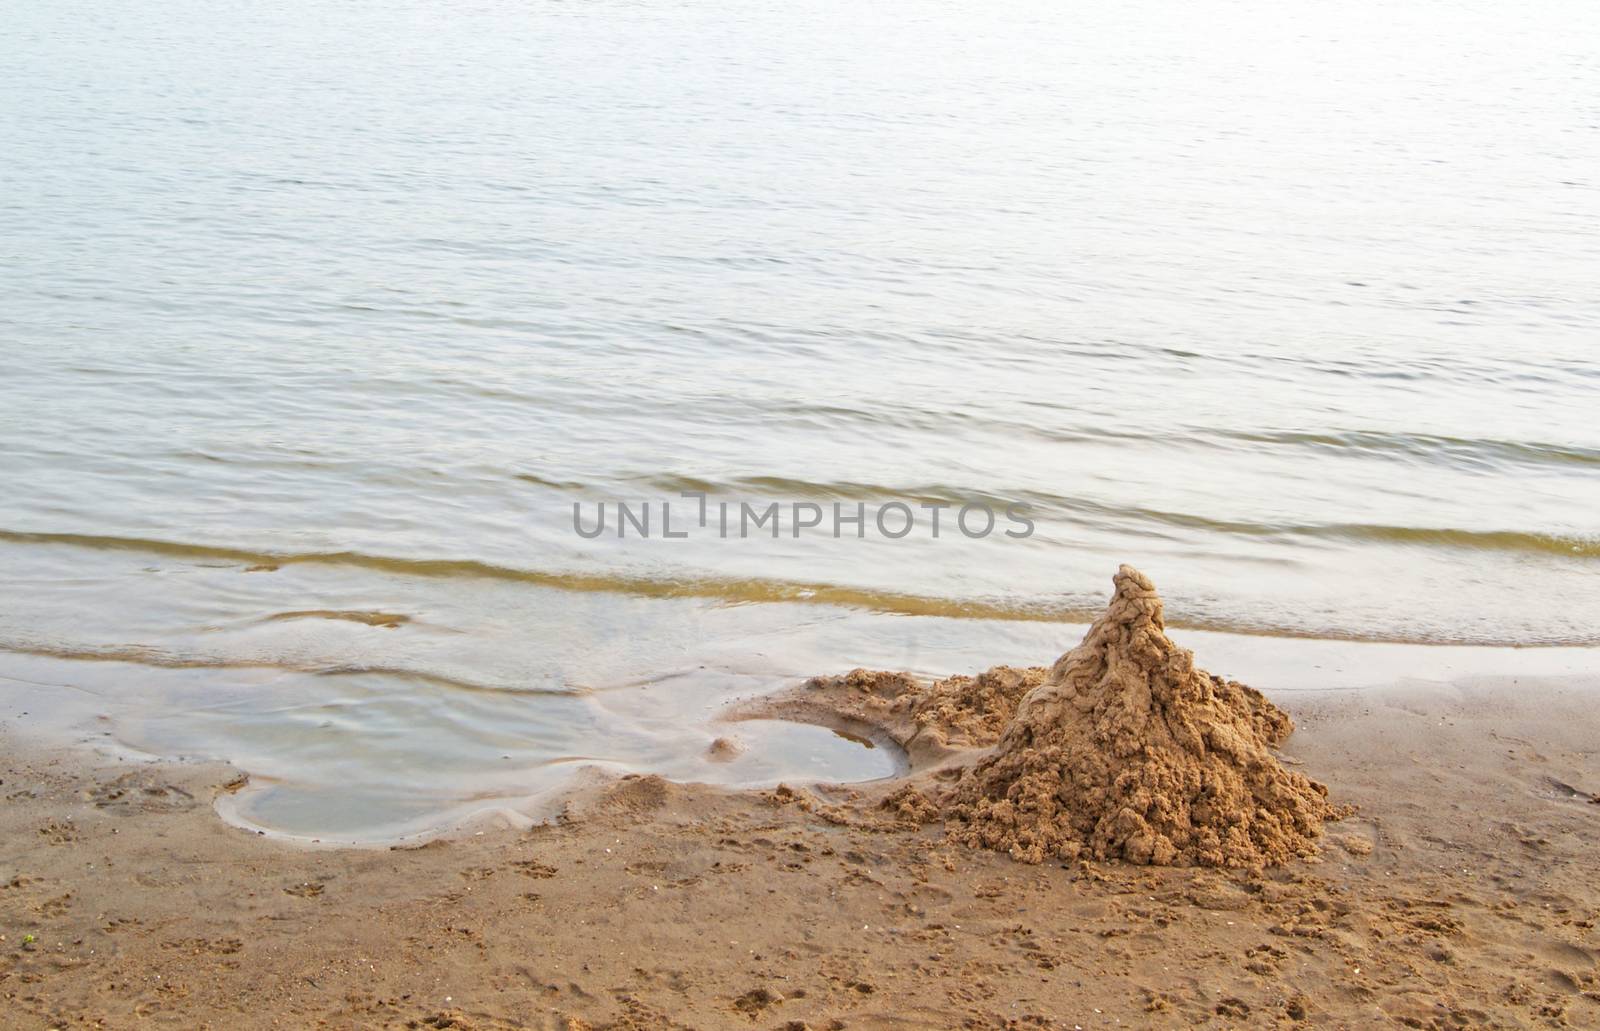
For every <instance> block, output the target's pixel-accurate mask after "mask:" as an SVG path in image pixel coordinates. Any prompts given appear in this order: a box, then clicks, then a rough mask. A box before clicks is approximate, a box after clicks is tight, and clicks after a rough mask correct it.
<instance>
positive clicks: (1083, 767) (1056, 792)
mask: <svg viewBox="0 0 1600 1031" xmlns="http://www.w3.org/2000/svg"><path fill="white" fill-rule="evenodd" d="M1114 583H1115V584H1116V593H1115V594H1114V595H1113V597H1112V599H1111V603H1110V605H1109V606H1108V607H1107V609H1106V611H1105V613H1104V614H1103V615H1102V616H1101V617H1100V618H1099V619H1097V620H1095V622H1094V624H1093V625H1092V626H1091V627H1090V628H1089V632H1088V634H1087V635H1086V636H1085V637H1084V639H1083V642H1082V643H1081V644H1079V645H1078V646H1077V647H1076V648H1074V649H1073V650H1072V651H1070V652H1068V653H1067V654H1065V655H1063V656H1062V657H1061V658H1060V659H1059V660H1058V661H1057V662H1056V664H1055V666H1054V667H1053V668H1052V669H1051V670H1050V673H1049V676H1048V677H1047V678H1046V679H1045V682H1044V683H1042V684H1040V685H1039V686H1037V687H1034V688H1033V689H1032V690H1030V691H1028V693H1027V694H1026V695H1024V696H1023V697H1022V699H1021V701H1020V702H1019V703H1018V705H1017V709H1016V714H1015V715H1014V716H1013V717H1012V719H1011V721H1010V722H1009V723H1008V724H1007V725H1006V727H1005V729H1004V731H1003V732H1002V733H1001V736H1000V740H999V743H998V744H997V745H995V747H994V749H993V751H992V752H990V753H989V754H988V755H986V756H985V757H984V758H983V759H981V760H980V761H979V762H978V763H977V764H976V765H975V766H974V767H973V768H972V769H971V770H970V771H968V772H967V773H965V775H964V776H962V778H961V779H960V780H959V781H958V782H957V783H956V784H955V785H954V787H953V788H952V789H951V790H950V791H949V792H948V793H947V794H946V795H945V796H944V797H943V798H941V799H939V800H938V809H939V811H940V815H942V816H943V818H944V820H945V822H946V827H947V830H948V833H949V834H950V836H951V837H952V838H954V839H955V840H957V841H960V842H963V843H965V844H968V845H971V846H974V847H981V848H989V849H997V850H1000V851H1005V852H1008V853H1010V854H1011V855H1012V856H1013V857H1015V858H1016V859H1019V860H1021V861H1023V862H1029V863H1040V862H1043V861H1045V860H1047V859H1068V860H1070V859H1076V858H1079V857H1083V858H1096V859H1120V860H1125V861H1127V862H1131V863H1138V864H1153V865H1186V866H1187V865H1193V866H1231V867H1259V866H1264V865H1270V864H1274V863H1281V862H1284V861H1286V860H1289V859H1292V858H1294V857H1297V856H1305V855H1309V854H1311V853H1313V852H1315V850H1316V845H1315V842H1316V839H1317V837H1318V836H1319V834H1320V833H1321V826H1322V823H1323V821H1324V820H1327V819H1330V818H1334V817H1335V816H1337V815H1338V814H1337V812H1336V811H1335V809H1334V807H1333V806H1331V805H1330V804H1329V803H1328V799H1327V794H1328V793H1327V789H1326V788H1325V787H1323V786H1322V785H1321V784H1318V783H1316V782H1315V781H1312V780H1309V779H1308V778H1306V777H1305V776H1303V775H1301V774H1299V773H1296V772H1294V771H1292V770H1289V769H1287V768H1285V767H1284V766H1283V764H1282V763H1280V762H1279V761H1278V760H1277V758H1276V757H1275V756H1274V755H1273V754H1272V753H1271V751H1269V749H1270V748H1272V747H1274V746H1276V745H1278V744H1280V743H1281V742H1282V741H1283V740H1284V739H1285V738H1286V737H1288V735H1289V733H1290V732H1291V731H1292V730H1293V724H1292V722H1291V721H1290V719H1289V717H1288V715H1287V714H1285V713H1284V712H1282V711H1281V710H1279V709H1278V708H1277V707H1276V706H1274V705H1273V704H1272V703H1271V702H1269V701H1267V700H1266V698H1265V697H1263V696H1262V695H1261V693H1260V692H1258V691H1255V690H1253V689H1251V688H1249V687H1246V686H1244V685H1243V684H1239V683H1236V682H1234V681H1231V680H1226V679H1223V678H1220V677H1215V676H1212V675H1211V674H1209V673H1207V672H1205V671H1204V670H1202V669H1198V668H1196V666H1195V664H1194V656H1193V654H1192V653H1190V652H1189V651H1188V650H1187V649H1184V648H1180V647H1178V646H1177V645H1175V644H1173V643H1172V641H1171V640H1170V639H1169V638H1168V637H1167V635H1166V629H1165V625H1164V623H1163V620H1162V606H1161V599H1160V597H1159V596H1158V595H1157V594H1156V590H1155V586H1154V585H1153V584H1152V583H1151V582H1150V580H1149V578H1147V577H1146V576H1145V575H1144V574H1143V573H1140V572H1139V571H1138V570H1136V569H1134V568H1133V567H1132V566H1126V565H1125V566H1123V567H1121V569H1120V570H1119V571H1118V572H1117V574H1116V576H1115V578H1114Z"/></svg>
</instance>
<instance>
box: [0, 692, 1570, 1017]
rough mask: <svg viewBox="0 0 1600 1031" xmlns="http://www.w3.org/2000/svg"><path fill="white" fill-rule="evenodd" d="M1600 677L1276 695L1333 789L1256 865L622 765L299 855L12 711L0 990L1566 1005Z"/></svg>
mask: <svg viewBox="0 0 1600 1031" xmlns="http://www.w3.org/2000/svg"><path fill="white" fill-rule="evenodd" d="M1597 688H1600V681H1597V680H1596V679H1594V678H1591V677H1585V678H1578V679H1563V680H1558V681H1553V680H1535V679H1529V678H1525V677H1519V678H1478V679H1469V680H1462V681H1457V682H1455V683H1453V684H1450V685H1432V686H1427V687H1424V686H1418V685H1416V684H1412V685H1409V686H1404V687H1399V686H1397V687H1394V688H1391V689H1389V690H1386V691H1383V692H1364V693H1360V694H1354V695H1352V694H1339V695H1327V694H1323V693H1320V692H1318V693H1316V696H1315V697H1313V696H1311V694H1309V693H1308V694H1304V695H1296V694H1295V693H1293V692H1290V693H1286V694H1281V695H1275V696H1274V698H1273V700H1274V701H1276V702H1278V703H1279V704H1280V705H1283V706H1285V707H1286V708H1287V709H1289V711H1290V712H1291V714H1292V715H1293V717H1294V719H1295V721H1296V723H1297V724H1298V727H1299V729H1298V730H1297V731H1296V732H1295V733H1294V735H1293V736H1291V737H1290V738H1289V739H1288V741H1287V743H1286V744H1285V746H1284V747H1283V749H1282V755H1283V756H1284V758H1285V761H1286V762H1288V763H1290V764H1291V765H1294V766H1295V767H1296V768H1300V769H1304V770H1305V771H1307V772H1308V773H1309V774H1310V775H1312V776H1315V777H1316V778H1318V779H1319V780H1322V781H1323V782H1325V783H1327V784H1328V786H1329V789H1330V792H1331V796H1332V798H1333V800H1335V801H1337V802H1340V803H1353V804H1355V805H1356V806H1357V807H1358V811H1357V812H1356V813H1355V815H1353V816H1351V817H1349V818H1347V819H1345V820H1342V821H1339V822H1337V823H1334V824H1330V825H1329V826H1328V828H1327V834H1326V835H1325V838H1324V841H1323V844H1322V848H1321V853H1320V855H1318V856H1317V857H1314V858H1313V859H1311V860H1308V861H1305V862H1298V863H1291V864H1288V865H1285V866H1280V867H1270V868H1268V869H1266V870H1265V871H1263V872H1261V873H1259V874H1251V873H1248V872H1244V871H1222V870H1210V869H1195V868H1165V869H1158V868H1144V867H1131V866H1126V865H1122V864H1117V863H1096V862H1079V863H1075V864H1060V863H1047V864H1044V865H1042V866H1026V865H1023V864H1020V863H1016V862H1013V861H1012V860H1010V859H1009V858H1007V857H1005V856H1003V855H998V854H995V853H988V852H975V851H970V850H968V849H965V848H962V847H959V846H954V845H950V844H948V843H946V842H945V841H944V839H943V837H942V835H941V834H940V832H939V830H938V828H937V827H924V828H920V829H915V830H912V829H906V828H903V827H901V828H896V827H893V826H890V825H888V824H886V823H885V821H883V820H882V819H880V818H878V817H877V815H876V812H877V811H876V809H875V804H876V801H877V800H878V799H879V798H881V797H882V796H883V795H885V794H887V793H888V792H889V791H890V790H892V789H893V788H894V787H895V786H896V785H899V784H903V783H905V780H904V779H903V778H902V779H896V780H891V781H879V782H872V783H871V784H869V785H855V786H853V787H847V788H834V789H830V788H826V787H818V788H815V789H811V790H809V791H806V790H800V791H790V792H784V791H730V790H723V789H718V788H713V787H707V786H704V785H692V784H691V785H683V784H675V783H671V782H667V781H664V780H662V779H660V778H657V777H651V776H628V777H624V778H621V779H613V780H597V781H595V782H593V783H591V784H589V785H588V786H587V787H585V788H583V789H582V790H580V791H579V792H577V793H576V794H575V795H574V796H573V797H572V798H571V800H570V801H569V802H568V803H567V804H566V806H565V807H564V809H563V810H562V813H561V815H560V818H559V819H558V820H557V821H556V822H555V823H552V824H543V825H537V826H533V827H531V828H528V829H525V830H512V829H503V830H485V831H483V832H482V833H471V834H468V835H467V836H465V837H461V838H456V839H453V840H445V839H440V840H436V841H433V842H429V843H427V844H424V845H421V846H417V847H410V848H402V847H392V848H389V849H386V850H371V849H341V848H337V847H331V846H330V847H324V848H318V849H306V848H303V847H298V846H295V845H292V844H288V843H286V842H282V841H275V840H272V839H270V838H263V837H260V836H258V835H254V834H250V833H247V832H244V831H241V830H238V829H236V828H234V827H231V826H229V825H228V824H226V823H224V821H223V820H221V819H220V818H219V817H218V815H217V814H216V813H215V812H214V811H213V809H212V805H211V802H212V800H213V799H214V798H215V797H216V794H217V793H218V792H220V791H223V790H225V789H226V788H227V786H228V785H229V784H231V783H233V782H234V780H235V778H236V777H237V773H236V771H234V770H233V769H232V768H231V767H227V766H225V765H220V764H200V763H172V762H153V763H141V764H132V763H128V762H125V761H113V760H107V759H105V758H104V757H99V758H97V757H95V756H93V755H91V754H89V753H88V751H87V750H85V749H82V748H73V749H61V748H46V747H43V746H39V745H29V744H28V743H27V742H26V741H25V740H24V739H23V735H21V734H19V733H18V731H17V729H16V728H15V726H14V725H13V726H7V727H5V728H4V729H3V730H0V739H3V741H4V745H5V751H6V756H7V759H6V760H5V763H4V773H3V774H0V780H3V782H4V783H3V785H0V792H3V798H4V803H5V804H4V806H3V807H0V841H4V842H5V844H4V846H3V848H0V864H3V865H0V873H3V874H4V876H3V877H0V934H4V935H5V940H4V941H3V942H0V998H3V999H4V1001H5V1005H6V1006H7V1008H8V1010H9V1011H10V1013H11V1014H12V1015H13V1017H15V1018H17V1019H18V1020H19V1024H18V1026H24V1027H26V1026H39V1027H53V1026H63V1025H66V1026H71V1025H79V1024H83V1025H91V1026H93V1025H94V1023H95V1022H96V1021H99V1022H100V1026H109V1027H131V1026H136V1025H140V1026H142V1025H143V1024H145V1023H148V1022H159V1021H162V1020H167V1021H173V1022H177V1023H181V1024H182V1025H183V1026H197V1027H212V1026H216V1027H222V1026H227V1027H273V1026H283V1027H292V1026H307V1025H310V1024H314V1023H317V1022H319V1021H320V1022H322V1023H324V1024H326V1025H327V1026H332V1027H374V1028H376V1027H457V1028H509V1027H526V1026H531V1027H585V1026H588V1027H606V1026H612V1027H743V1028H750V1027H758V1028H766V1027H801V1026H805V1027H812V1028H823V1027H851V1028H870V1027H889V1026H905V1025H906V1023H908V1022H909V1023H910V1024H912V1025H918V1024H922V1025H931V1026H951V1025H960V1024H963V1023H965V1024H967V1025H968V1026H974V1027H991V1026H992V1027H1008V1026H1009V1027H1062V1028H1071V1027H1074V1026H1081V1027H1083V1028H1089V1027H1115V1026H1119V1023H1120V1026H1124V1027H1127V1026H1194V1025H1200V1026H1215V1027H1234V1026H1242V1025H1249V1026H1263V1025H1268V1026H1270V1025H1284V1026H1293V1025H1295V1024H1297V1023H1306V1024H1307V1025H1308V1026H1309V1025H1312V1024H1314V1025H1318V1026H1371V1025H1372V1024H1373V1023H1375V1022H1382V1023H1389V1024H1393V1025H1399V1024H1406V1025H1409V1026H1420V1027H1433V1026H1437V1027H1447V1026H1453V1025H1456V1024H1465V1023H1471V1024H1485V1023H1487V1024H1495V1025H1500V1026H1541V1027H1544V1026H1557V1027H1560V1026H1587V1025H1592V1024H1593V1023H1594V1022H1596V1021H1597V1020H1600V965H1597V964H1600V936H1597V934H1596V932H1595V930H1594V925H1595V922H1596V921H1597V920H1600V887H1597V886H1596V885H1595V884H1594V883H1593V878H1592V877H1590V876H1588V866H1587V863H1586V862H1585V861H1586V860H1587V859H1588V858H1589V854H1590V847H1589V843H1590V842H1592V840H1593V834H1594V831H1595V829H1596V827H1597V821H1600V805H1596V804H1591V803H1590V802H1589V801H1587V799H1586V797H1585V796H1586V795H1587V793H1589V792H1593V791H1595V790H1597V789H1600V783H1597V782H1596V781H1597V779H1600V778H1597V774H1596V771H1597V769H1600V764H1597V762H1596V757H1597V756H1600V726H1597V725H1596V722H1595V721H1594V720H1593V718H1592V715H1591V713H1592V708H1593V700H1594V698H1595V697H1596V696H1595V691H1596V689H1597ZM26 935H32V936H33V940H32V941H31V942H28V943H27V944H26V945H24V944H23V942H22V939H23V938H24V936H26ZM1291 986H1292V987H1291Z"/></svg>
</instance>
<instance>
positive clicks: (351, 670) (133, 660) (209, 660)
mask: <svg viewBox="0 0 1600 1031" xmlns="http://www.w3.org/2000/svg"><path fill="white" fill-rule="evenodd" d="M0 652H10V653H11V654H13V655H32V656H36V657H38V658H43V659H65V660H68V661H72V662H120V663H126V664H127V665H130V666H150V667H154V668H156V669H219V670H220V669H237V670H246V669H265V670H276V671H278V672H281V673H303V674H306V675H308V676H316V677H358V676H373V677H386V678H389V679H393V680H406V681H410V682H412V683H418V684H426V685H428V686H430V687H438V688H444V689H446V690H451V691H471V692H474V693H481V694H509V695H546V696H554V697H562V698H571V697H575V696H579V695H585V694H590V693H592V692H591V691H590V690H589V689H587V688H578V687H574V688H572V689H570V690H565V689H555V688H547V687H514V686H511V685H502V684H483V683H479V682H477V681H472V680H463V679H461V678H460V677H452V676H447V675H445V674H441V673H430V672H427V671H425V670H416V669H404V668H401V667H397V666H368V665H355V664H349V665H344V664H334V665H330V664H327V663H299V662H282V661H277V660H272V659H257V658H240V659H227V658H221V657H217V656H208V655H178V654H174V653H172V652H169V651H165V650H163V649H160V648H151V647H146V646H143V645H119V646H115V647H106V648H92V647H70V646H65V645H45V644H28V643H24V642H12V641H7V642H0Z"/></svg>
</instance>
